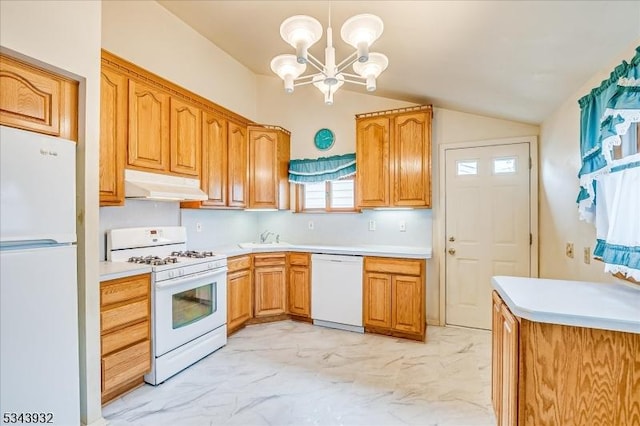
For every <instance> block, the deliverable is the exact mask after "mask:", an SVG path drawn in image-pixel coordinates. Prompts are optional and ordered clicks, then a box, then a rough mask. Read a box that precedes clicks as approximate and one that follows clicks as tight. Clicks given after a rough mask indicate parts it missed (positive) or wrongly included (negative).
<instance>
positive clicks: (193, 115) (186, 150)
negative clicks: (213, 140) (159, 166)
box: [169, 98, 202, 176]
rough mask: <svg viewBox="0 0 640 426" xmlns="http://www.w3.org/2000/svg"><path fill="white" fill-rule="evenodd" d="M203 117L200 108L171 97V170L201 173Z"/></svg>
mask: <svg viewBox="0 0 640 426" xmlns="http://www.w3.org/2000/svg"><path fill="white" fill-rule="evenodd" d="M201 118H202V116H201V111H200V109H198V108H196V107H194V106H193V105H189V104H188V103H185V102H182V101H181V100H179V99H176V98H171V122H170V128H171V138H170V140H171V143H170V145H171V153H170V155H169V157H170V158H171V167H170V170H171V172H173V173H179V174H185V175H191V176H199V175H200V147H201V136H202V133H201V132H202V130H201V123H202V121H201Z"/></svg>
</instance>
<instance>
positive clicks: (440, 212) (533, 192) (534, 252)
mask: <svg viewBox="0 0 640 426" xmlns="http://www.w3.org/2000/svg"><path fill="white" fill-rule="evenodd" d="M518 143H529V155H530V156H531V173H530V175H529V228H530V229H531V235H532V241H531V249H530V250H529V257H530V262H531V263H530V270H529V271H530V272H529V276H531V277H538V273H539V271H538V267H539V266H538V256H539V254H538V137H537V136H520V137H515V138H502V139H489V140H482V141H468V142H460V143H451V144H442V145H439V147H438V169H439V170H438V207H437V208H436V211H435V215H434V216H435V217H434V220H433V222H434V232H435V235H434V242H436V243H437V247H436V250H433V255H434V257H436V258H437V264H438V270H439V280H438V281H439V283H440V284H439V293H440V294H439V299H440V300H439V302H440V303H439V311H440V312H439V314H440V315H439V325H441V326H444V325H445V324H446V318H447V315H446V289H447V286H446V256H445V248H446V246H447V242H446V235H445V233H446V217H445V206H446V194H445V184H446V173H445V172H446V163H445V161H446V151H447V150H452V149H461V148H477V147H483V146H493V145H515V144H518Z"/></svg>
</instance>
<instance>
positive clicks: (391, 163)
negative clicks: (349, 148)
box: [356, 106, 431, 208]
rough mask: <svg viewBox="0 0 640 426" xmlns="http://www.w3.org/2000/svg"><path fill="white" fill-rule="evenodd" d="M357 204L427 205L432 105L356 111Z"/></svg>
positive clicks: (372, 205) (375, 205)
mask: <svg viewBox="0 0 640 426" xmlns="http://www.w3.org/2000/svg"><path fill="white" fill-rule="evenodd" d="M356 159H357V162H358V167H357V175H356V180H357V191H356V194H357V205H358V207H361V208H369V207H423V208H424V207H427V208H428V207H431V106H424V107H416V108H409V109H407V110H395V111H389V112H380V113H370V114H361V115H358V116H356Z"/></svg>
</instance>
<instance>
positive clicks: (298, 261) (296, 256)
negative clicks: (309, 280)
mask: <svg viewBox="0 0 640 426" xmlns="http://www.w3.org/2000/svg"><path fill="white" fill-rule="evenodd" d="M289 264H290V265H300V266H309V254H308V253H290V254H289Z"/></svg>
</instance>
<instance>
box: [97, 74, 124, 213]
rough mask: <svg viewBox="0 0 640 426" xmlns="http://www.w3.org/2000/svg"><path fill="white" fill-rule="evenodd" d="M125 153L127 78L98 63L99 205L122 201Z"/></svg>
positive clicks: (117, 204)
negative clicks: (99, 70) (100, 66)
mask: <svg viewBox="0 0 640 426" xmlns="http://www.w3.org/2000/svg"><path fill="white" fill-rule="evenodd" d="M126 156H127V78H126V77H125V76H123V75H122V74H119V73H117V72H115V71H112V70H110V69H108V68H105V67H102V71H101V73H100V205H101V206H121V205H123V204H124V165H125V162H126Z"/></svg>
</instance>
